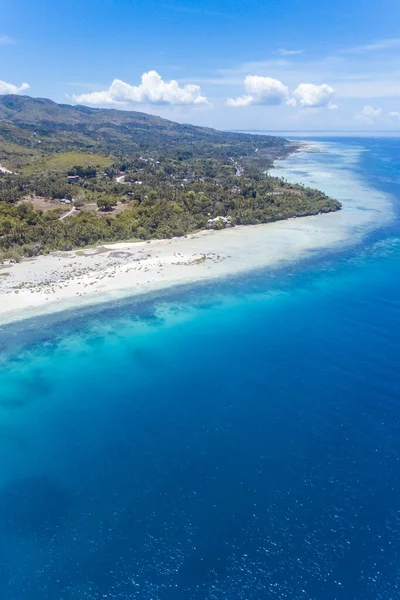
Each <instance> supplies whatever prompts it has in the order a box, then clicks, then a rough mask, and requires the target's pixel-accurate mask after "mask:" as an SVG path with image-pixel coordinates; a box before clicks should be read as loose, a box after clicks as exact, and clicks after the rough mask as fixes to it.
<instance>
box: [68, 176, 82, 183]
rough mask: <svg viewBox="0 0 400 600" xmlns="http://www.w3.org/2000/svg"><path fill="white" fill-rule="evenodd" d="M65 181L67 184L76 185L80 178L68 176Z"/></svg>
mask: <svg viewBox="0 0 400 600" xmlns="http://www.w3.org/2000/svg"><path fill="white" fill-rule="evenodd" d="M67 179H68V183H78V181H79V180H80V177H79V175H68V177H67Z"/></svg>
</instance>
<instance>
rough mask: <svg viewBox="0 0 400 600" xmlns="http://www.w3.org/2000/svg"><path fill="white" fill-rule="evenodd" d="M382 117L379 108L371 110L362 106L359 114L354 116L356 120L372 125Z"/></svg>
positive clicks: (371, 108)
mask: <svg viewBox="0 0 400 600" xmlns="http://www.w3.org/2000/svg"><path fill="white" fill-rule="evenodd" d="M381 116H382V109H381V108H373V107H372V106H370V105H367V106H364V108H363V109H362V111H361V112H359V113H357V114H356V115H355V118H356V119H359V120H360V121H364V122H365V123H369V124H372V123H374V122H375V120H376V119H378V118H379V117H381Z"/></svg>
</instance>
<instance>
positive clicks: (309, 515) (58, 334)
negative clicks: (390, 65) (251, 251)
mask: <svg viewBox="0 0 400 600" xmlns="http://www.w3.org/2000/svg"><path fill="white" fill-rule="evenodd" d="M325 143H326V144H330V146H329V148H330V149H331V151H334V152H335V153H336V154H335V156H336V159H335V160H336V161H337V164H336V165H335V166H334V167H333V166H331V167H329V164H328V165H327V164H326V163H325V164H324V165H321V161H323V160H324V158H323V155H321V154H318V153H315V152H312V153H309V154H307V155H296V156H295V157H292V158H291V159H289V162H288V163H286V176H287V177H288V178H289V177H290V176H291V175H290V172H291V171H296V170H297V171H298V170H299V169H300V167H301V169H302V171H303V176H302V180H303V181H304V182H305V183H306V182H308V181H310V183H311V180H312V181H315V185H316V184H317V183H318V181H322V179H321V178H325V179H326V180H329V182H330V183H329V185H333V186H334V185H335V183H334V180H335V177H328V176H327V175H326V174H327V173H328V175H329V173H331V174H332V173H336V171H335V169H338V168H342V169H343V170H344V171H345V173H346V177H347V178H348V179H347V180H346V181H347V182H348V183H347V185H350V184H351V185H353V186H354V188H353V192H354V190H355V189H356V186H359V185H362V186H366V185H367V184H368V186H371V197H372V196H373V194H377V196H376V197H378V196H379V197H381V198H382V194H384V195H385V198H387V194H390V196H391V198H392V202H393V206H394V210H395V211H396V210H397V206H396V203H397V202H398V200H399V198H400V193H399V188H398V180H397V177H398V175H397V173H398V168H399V164H400V152H399V150H398V146H399V143H398V141H396V140H362V141H361V140H352V139H347V140H343V141H338V140H326V141H325ZM341 144H342V145H343V147H342V150H343V162H342V163H340V148H341ZM360 145H361V146H362V147H363V148H364V150H363V151H360V149H359V148H360ZM355 148H356V149H355ZM349 155H351V156H352V159H351V161H349ZM294 161H302V164H301V165H300V164H299V163H296V164H295V163H294ZM316 161H317V162H316ZM340 164H341V165H342V166H340ZM329 169H330V170H329ZM317 171H319V173H320V174H319V176H318V177H319V179H318V178H316V175H315V173H316V172H317ZM321 173H324V174H325V175H321ZM351 176H353V178H352V179H351ZM366 176H367V177H368V179H366ZM307 177H308V178H309V179H306V178H307ZM342 182H343V180H342ZM351 182H352V183H351ZM322 187H323V186H322ZM348 189H350V188H348ZM327 191H328V190H327ZM391 216H393V215H391ZM377 225H380V226H381V227H380V228H379V229H376V230H375V231H373V230H372V228H371V229H370V226H369V225H368V235H367V236H366V237H364V238H363V239H362V240H360V239H358V238H357V240H356V242H357V243H356V245H354V246H352V247H347V248H343V249H342V251H340V252H339V251H338V252H336V253H331V254H330V255H326V256H325V257H321V256H319V257H315V258H314V259H313V260H308V261H307V262H302V263H299V264H296V265H293V266H291V267H288V268H286V269H285V270H279V271H278V270H277V271H275V272H271V271H260V272H257V273H253V274H251V275H247V276H241V277H238V278H236V279H232V280H226V281H221V282H218V283H216V282H213V283H210V284H208V285H204V284H202V285H198V286H195V287H193V288H191V289H188V288H187V287H185V288H182V289H179V290H172V291H170V292H168V294H167V295H165V296H164V297H158V298H150V297H149V298H145V299H142V300H140V301H136V302H121V303H120V304H115V305H113V306H104V307H102V308H101V309H97V310H96V311H95V312H90V311H89V312H85V313H83V312H82V314H80V313H79V311H78V312H75V313H69V314H66V315H64V316H63V318H62V319H61V320H58V317H57V318H54V317H53V318H52V319H38V320H35V321H31V322H29V323H25V324H23V325H21V324H19V325H15V326H10V327H4V328H2V330H1V332H0V344H1V347H2V357H3V360H2V365H1V367H2V370H1V373H0V390H1V399H0V415H1V421H0V423H1V425H0V428H1V437H0V464H1V470H0V482H1V489H0V509H1V510H0V528H1V533H2V535H1V538H0V540H1V541H0V553H1V563H0V565H1V566H0V592H1V597H2V599H4V600H72V599H79V600H83V599H96V600H97V599H100V598H110V599H111V598H113V599H119V600H121V599H126V600H128V599H129V600H130V599H133V598H140V599H141V600H150V599H153V600H158V599H160V600H165V599H166V600H174V599H180V598H182V599H185V600H189V599H192V598H193V599H201V600H203V599H205V600H214V599H216V600H222V599H224V600H225V599H226V600H228V599H229V600H236V599H238V600H239V599H246V600H259V599H262V598H268V599H269V598H271V599H274V598H290V599H291V600H293V599H297V598H298V599H313V600H334V599H343V600H344V599H346V600H348V599H349V598H356V599H358V598H363V599H364V598H365V599H368V600H369V599H370V600H376V599H380V598H382V599H385V600H388V599H397V598H400V590H399V588H398V576H399V564H400V563H399V556H400V544H399V528H400V523H399V512H398V511H399V508H398V507H399V500H400V483H399V482H400V478H399V458H398V457H399V456H400V435H399V433H400V424H399V419H400V407H399V400H400V399H399V388H400V376H399V374H398V369H397V362H398V356H399V339H400V337H399V335H400V312H399V298H400V278H399V274H400V252H399V249H400V235H399V230H398V223H397V220H396V219H394V220H393V219H392V220H390V221H389V220H388V221H385V222H383V221H382V222H379V223H377Z"/></svg>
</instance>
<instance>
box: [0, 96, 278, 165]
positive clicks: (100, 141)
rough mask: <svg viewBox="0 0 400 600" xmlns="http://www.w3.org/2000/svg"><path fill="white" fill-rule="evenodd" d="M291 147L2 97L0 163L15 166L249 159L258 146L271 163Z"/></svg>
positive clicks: (135, 115) (124, 114) (132, 115)
mask: <svg viewBox="0 0 400 600" xmlns="http://www.w3.org/2000/svg"><path fill="white" fill-rule="evenodd" d="M9 144H13V146H10V145H9ZM14 145H17V146H22V148H23V149H24V150H21V149H19V150H18V148H16V147H15V146H14ZM287 146H288V143H287V142H286V141H285V140H283V139H282V138H278V137H273V136H254V135H246V134H239V133H228V132H221V131H216V130H214V129H209V128H206V127H195V126H194V125H186V124H180V123H174V122H172V121H168V120H166V119H162V118H160V117H156V116H153V115H148V114H145V113H141V112H133V111H122V110H114V109H96V108H88V107H85V106H71V105H67V104H57V103H55V102H53V101H52V100H47V99H44V98H30V97H29V96H15V95H7V96H0V162H1V161H3V162H4V163H7V164H8V165H10V167H14V168H16V167H17V166H19V168H24V167H25V166H29V165H32V164H34V163H35V162H39V163H40V161H41V159H43V155H46V154H49V153H50V154H52V153H55V152H66V151H68V152H70V151H77V150H78V151H81V152H91V153H95V154H96V153H98V154H101V155H105V156H110V155H112V156H115V157H118V158H126V157H127V156H132V155H134V154H135V153H138V152H139V153H140V152H157V151H158V152H160V151H163V150H164V149H168V151H169V152H173V151H178V152H192V153H195V154H196V156H208V157H215V156H220V157H226V156H228V155H229V156H233V157H235V156H243V155H249V154H251V153H254V150H255V149H256V148H258V149H259V151H260V152H261V153H263V154H264V156H265V158H266V159H269V160H270V161H271V160H272V159H273V158H275V157H276V156H278V155H279V154H281V153H282V152H284V151H285V148H286V147H287ZM26 151H29V152H28V153H27V152H26Z"/></svg>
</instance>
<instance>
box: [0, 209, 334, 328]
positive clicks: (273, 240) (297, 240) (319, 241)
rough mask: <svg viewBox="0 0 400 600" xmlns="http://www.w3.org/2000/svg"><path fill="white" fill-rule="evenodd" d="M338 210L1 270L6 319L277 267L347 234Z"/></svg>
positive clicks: (0, 313)
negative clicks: (341, 226) (336, 212)
mask: <svg viewBox="0 0 400 600" xmlns="http://www.w3.org/2000/svg"><path fill="white" fill-rule="evenodd" d="M338 216H339V215H337V214H328V215H319V216H315V217H305V218H302V219H291V220H288V221H283V222H278V223H271V224H268V225H257V226H250V227H236V228H232V229H226V230H223V231H219V232H211V231H207V232H201V233H199V234H194V235H191V236H188V237H186V238H179V239H173V240H162V241H152V242H150V243H148V242H143V243H120V244H111V245H107V244H106V245H104V246H101V247H99V248H96V249H88V250H81V251H76V252H58V253H54V254H51V255H48V256H41V257H38V258H35V259H32V260H26V261H23V262H21V263H19V264H15V265H12V266H10V267H3V268H2V269H1V270H0V323H5V322H9V321H14V320H18V319H22V318H27V317H31V316H34V315H38V314H43V313H49V312H54V311H60V310H64V309H67V308H72V307H76V306H83V305H87V304H92V303H95V302H102V301H107V300H112V299H115V298H122V297H124V296H129V295H135V294H140V293H145V292H149V291H152V290H156V289H160V288H163V287H167V286H171V285H175V284H181V283H189V282H192V281H200V280H202V279H208V278H213V277H220V276H224V275H230V274H233V273H238V272H242V271H248V270H251V269H257V268H260V267H264V266H278V265H283V264H285V263H287V262H290V261H293V260H295V259H298V258H301V257H305V256H306V255H307V254H308V253H310V252H311V251H313V250H317V249H320V248H323V247H332V246H334V245H335V244H337V243H339V242H340V241H342V240H343V239H344V236H343V230H341V228H340V227H338V226H337V221H338Z"/></svg>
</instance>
